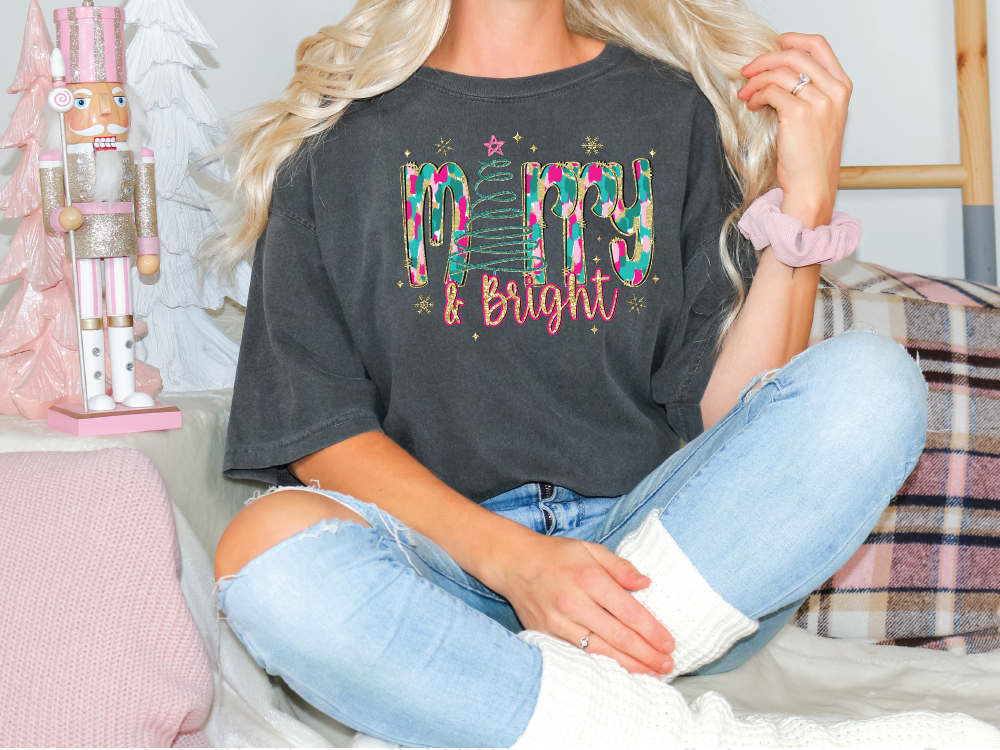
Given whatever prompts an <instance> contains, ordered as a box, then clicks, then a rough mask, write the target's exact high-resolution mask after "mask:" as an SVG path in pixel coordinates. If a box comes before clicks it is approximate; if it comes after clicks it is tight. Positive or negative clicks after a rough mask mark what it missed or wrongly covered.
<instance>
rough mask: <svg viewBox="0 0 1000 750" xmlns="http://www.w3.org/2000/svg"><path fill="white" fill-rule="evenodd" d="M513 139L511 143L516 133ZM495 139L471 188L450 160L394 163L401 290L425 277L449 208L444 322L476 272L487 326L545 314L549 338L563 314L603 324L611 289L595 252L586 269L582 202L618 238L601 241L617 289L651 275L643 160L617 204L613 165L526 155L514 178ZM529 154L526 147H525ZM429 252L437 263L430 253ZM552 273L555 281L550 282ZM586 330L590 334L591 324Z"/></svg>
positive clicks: (649, 197)
mask: <svg viewBox="0 0 1000 750" xmlns="http://www.w3.org/2000/svg"><path fill="white" fill-rule="evenodd" d="M522 138H523V136H522ZM515 140H516V141H517V142H518V144H519V143H520V140H521V139H520V138H518V139H515ZM445 141H446V139H445V138H444V137H442V138H441V139H440V140H439V141H438V143H436V144H434V146H435V147H437V152H438V153H440V152H441V151H442V149H441V148H440V146H441V144H442V143H444V142H445ZM449 143H450V141H449ZM597 143H599V140H598V139H597V138H596V137H594V138H592V139H588V141H587V142H586V143H585V144H584V145H585V146H590V147H591V148H588V149H587V151H588V152H591V153H592V152H593V149H594V146H595V145H596V144H597ZM503 145H504V141H503V140H500V139H499V138H497V136H496V135H495V134H491V135H490V137H489V139H488V140H485V141H484V142H483V146H484V147H485V148H486V150H487V157H488V158H487V159H486V160H479V161H478V171H477V173H476V174H475V176H474V179H475V181H474V182H473V183H472V184H471V186H470V180H469V178H468V177H467V175H466V172H465V170H464V169H463V168H462V167H461V166H460V165H459V164H458V163H457V162H456V161H446V162H443V163H440V164H436V163H433V162H425V163H423V164H420V165H418V164H416V163H415V162H412V161H411V162H408V163H406V164H404V165H402V166H401V167H400V190H401V194H402V195H401V197H402V213H403V225H404V245H405V251H406V256H405V262H406V267H407V271H408V276H409V282H410V287H411V288H415V289H417V288H423V287H426V286H427V285H428V284H429V283H431V282H430V278H429V271H428V260H427V255H428V247H441V246H442V245H443V244H444V243H445V220H446V214H449V213H450V216H451V222H450V224H451V226H450V237H449V238H448V250H447V253H446V254H443V255H445V258H444V259H443V260H444V263H443V266H444V267H443V269H442V270H443V271H444V274H443V275H444V284H445V305H444V313H443V317H444V322H445V323H446V324H447V325H449V326H453V325H461V324H462V323H463V321H462V314H461V313H462V310H461V308H462V306H463V305H465V304H466V302H467V300H465V299H462V297H460V296H459V293H460V292H461V291H462V290H463V288H467V285H466V282H467V281H468V280H469V279H468V276H469V272H470V271H481V272H482V273H481V275H480V278H479V281H480V285H481V289H480V290H479V291H480V292H481V295H482V297H481V298H482V318H483V323H484V325H486V326H487V327H495V326H499V325H500V324H501V323H503V322H504V321H505V320H507V318H508V314H509V317H511V318H513V320H515V321H516V322H517V324H518V325H524V324H525V323H526V322H527V321H528V320H529V319H531V320H538V319H539V318H540V317H542V316H545V317H546V318H547V319H548V320H547V324H546V330H547V331H548V333H550V334H552V335H555V334H556V333H558V332H559V330H560V329H561V327H562V325H563V321H564V317H565V316H568V317H569V318H570V319H571V320H577V319H578V318H581V317H582V318H585V319H587V320H594V319H595V318H597V317H600V318H601V319H603V320H611V319H612V317H613V316H614V314H615V311H616V308H617V304H618V294H619V291H620V289H619V288H618V287H617V286H613V287H611V288H608V289H606V288H605V284H606V283H607V282H609V281H612V277H611V276H609V275H608V274H606V273H605V272H604V271H603V270H602V269H601V268H600V267H599V260H600V259H599V257H595V258H593V259H592V260H593V261H594V271H593V273H590V271H589V269H588V262H587V258H586V257H585V244H584V231H585V228H586V226H587V225H586V211H585V208H586V198H587V196H588V194H589V195H590V196H591V197H592V203H591V205H590V211H591V212H592V213H593V214H594V215H595V216H599V217H602V218H604V219H608V220H610V223H611V225H612V227H613V230H614V231H615V232H616V233H617V234H619V235H620V237H616V238H614V239H612V240H611V241H610V242H609V243H608V245H607V247H608V251H609V254H610V261H611V263H610V265H611V270H612V271H613V273H614V277H615V278H616V279H617V281H619V282H620V283H621V284H622V286H624V287H626V288H635V287H638V286H640V285H642V284H643V282H644V281H646V279H647V278H649V276H650V275H651V270H650V269H651V265H652V259H653V248H654V232H653V226H654V225H653V189H652V167H651V165H650V162H649V159H646V158H637V159H634V160H633V161H632V164H631V172H632V177H633V179H634V186H635V196H636V197H635V200H634V201H633V202H632V204H631V205H629V206H626V205H625V185H624V179H625V178H624V174H625V168H624V167H623V166H622V165H621V164H619V163H616V162H610V161H596V160H595V161H592V162H589V163H585V164H582V163H581V162H580V161H556V162H551V163H548V164H542V163H541V162H538V161H525V162H523V163H522V164H521V165H520V169H519V170H518V171H519V174H516V173H515V172H514V171H513V169H516V167H515V168H512V160H511V159H510V158H508V157H507V156H504V155H503ZM510 145H514V144H513V143H512V144H510ZM601 146H603V144H601ZM450 148H451V149H453V148H454V147H453V146H452V147H450ZM535 150H536V149H535V148H534V147H532V152H534V151H535ZM445 153H447V151H445ZM652 153H653V152H652V151H651V155H652ZM407 156H409V152H408V151H407ZM489 157H492V158H489ZM515 175H516V177H517V178H519V179H516V177H515ZM518 182H520V186H519V187H520V189H519V190H511V189H503V187H504V184H505V183H506V184H507V185H509V186H511V187H513V186H515V185H517V183H518ZM511 183H513V184H511ZM493 188H500V189H493ZM592 189H593V190H594V192H591V190H592ZM550 191H552V192H554V197H555V202H554V204H553V205H552V207H551V209H550V210H551V212H552V214H553V216H554V217H556V218H558V219H560V220H561V224H562V247H560V248H559V249H558V250H557V249H556V248H554V247H550V248H547V247H546V237H545V231H544V230H545V227H546V211H545V202H546V198H547V197H548V195H549V193H550ZM595 193H596V194H595ZM425 206H426V209H425ZM550 239H551V238H550ZM600 239H601V238H598V240H600ZM434 255H435V259H436V257H437V256H438V254H437V253H434ZM432 265H434V264H433V263H432ZM556 269H558V272H557V271H556ZM432 272H433V271H432ZM476 275H477V274H474V275H473V279H475V277H476ZM560 275H561V276H562V278H561V279H558V276H560ZM511 276H513V277H514V278H511ZM553 277H556V278H553ZM439 278H440V277H439ZM557 279H558V280H559V281H562V284H561V285H560V284H557V283H554V282H556V281H557ZM590 285H592V286H590ZM470 291H471V289H470ZM466 296H468V295H466ZM633 297H635V294H634V293H633ZM643 307H645V305H644V306H643ZM633 309H634V307H633ZM634 310H635V309H634ZM635 311H636V312H638V310H635ZM593 331H594V333H595V334H596V332H597V329H596V327H595V328H594V329H593Z"/></svg>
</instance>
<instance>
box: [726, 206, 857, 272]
mask: <svg viewBox="0 0 1000 750" xmlns="http://www.w3.org/2000/svg"><path fill="white" fill-rule="evenodd" d="M783 198H784V193H783V192H782V191H781V188H775V189H774V190H770V191H768V192H767V193H764V195H762V196H760V198H758V199H757V200H755V201H754V202H753V203H751V204H750V208H748V209H747V210H746V213H744V214H743V216H742V218H740V221H739V224H738V225H737V226H738V227H739V230H740V234H742V235H743V236H744V237H746V238H747V239H748V240H750V242H752V243H753V246H754V248H755V249H757V250H763V249H764V248H765V247H767V246H768V245H770V246H771V249H772V250H774V257H775V258H777V259H778V260H779V261H781V262H782V263H784V264H785V265H786V266H793V267H795V268H800V267H802V266H811V265H813V264H815V263H823V264H825V265H829V264H830V263H836V262H838V261H841V260H843V259H844V258H846V257H847V256H848V255H850V254H851V253H853V252H854V251H855V250H857V249H858V243H859V242H861V222H860V221H858V220H857V219H855V218H854V217H853V216H850V215H848V214H845V213H844V212H843V211H834V212H833V218H831V219H830V223H829V224H825V225H823V226H820V227H816V228H815V229H805V228H804V227H803V226H802V222H801V221H799V220H798V219H796V218H795V217H794V216H789V215H788V214H783V213H781V201H782V199H783Z"/></svg>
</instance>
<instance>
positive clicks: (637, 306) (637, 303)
mask: <svg viewBox="0 0 1000 750" xmlns="http://www.w3.org/2000/svg"><path fill="white" fill-rule="evenodd" d="M644 299H646V298H645V297H637V296H636V294H635V292H632V299H627V300H625V304H626V305H628V311H629V312H634V313H635V314H636V315H638V314H639V311H640V310H645V309H646V305H645V303H644V302H643V300H644Z"/></svg>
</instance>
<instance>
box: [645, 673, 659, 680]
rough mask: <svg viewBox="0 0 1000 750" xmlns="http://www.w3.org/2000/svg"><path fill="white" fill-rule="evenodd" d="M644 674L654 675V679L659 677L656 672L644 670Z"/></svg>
mask: <svg viewBox="0 0 1000 750" xmlns="http://www.w3.org/2000/svg"><path fill="white" fill-rule="evenodd" d="M646 674H648V675H649V676H650V677H655V678H656V679H660V675H658V674H657V673H656V672H646Z"/></svg>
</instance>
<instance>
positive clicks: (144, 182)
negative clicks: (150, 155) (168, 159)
mask: <svg viewBox="0 0 1000 750" xmlns="http://www.w3.org/2000/svg"><path fill="white" fill-rule="evenodd" d="M136 169H137V171H138V173H139V179H138V182H137V184H136V186H135V225H136V228H137V229H138V231H139V236H140V237H156V181H155V178H154V174H153V163H152V162H144V163H142V164H139V165H138V166H137V167H136Z"/></svg>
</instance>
